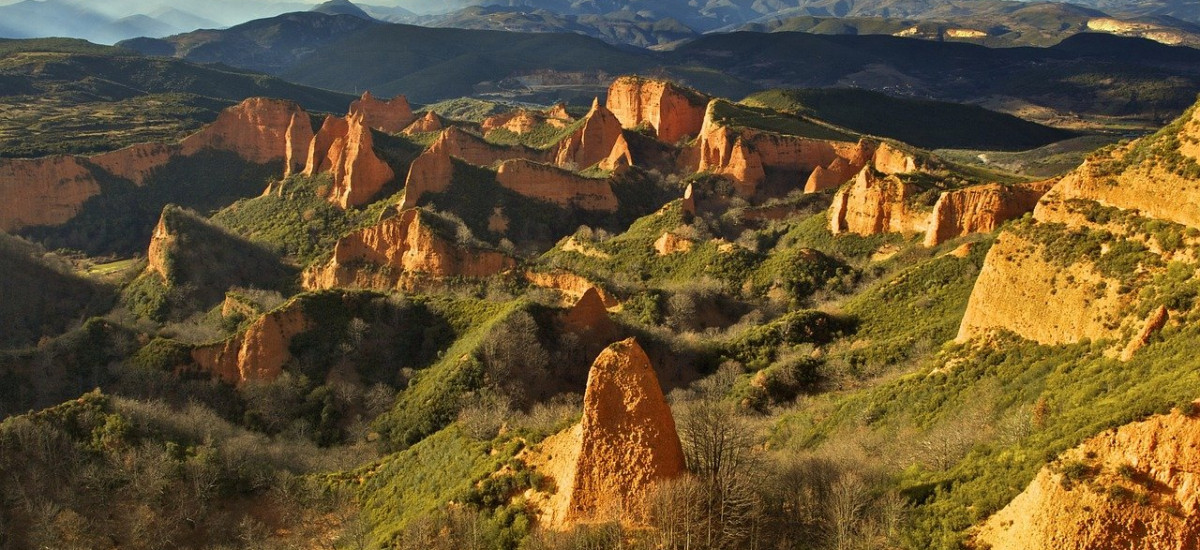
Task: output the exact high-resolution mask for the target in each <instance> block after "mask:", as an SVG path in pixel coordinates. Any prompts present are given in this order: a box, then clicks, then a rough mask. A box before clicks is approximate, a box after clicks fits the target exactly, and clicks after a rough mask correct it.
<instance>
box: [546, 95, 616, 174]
mask: <svg viewBox="0 0 1200 550" xmlns="http://www.w3.org/2000/svg"><path fill="white" fill-rule="evenodd" d="M622 133H623V131H622V129H621V121H619V120H617V117H616V116H615V115H613V114H612V111H609V110H608V109H606V108H605V107H604V106H603V105H600V100H598V99H597V100H594V101H593V102H592V108H591V110H590V111H588V114H587V116H585V117H584V118H583V125H582V126H581V127H580V128H579V129H578V130H576V131H575V132H573V133H572V134H571V135H569V136H567V137H566V138H564V139H563V140H562V141H561V142H559V144H558V147H557V151H556V153H555V155H554V159H555V164H558V165H559V166H565V167H572V168H575V169H583V168H587V167H589V166H591V165H593V164H596V163H598V162H600V161H603V160H606V159H608V158H609V156H610V155H611V154H612V152H613V148H614V147H615V146H616V145H617V141H618V140H619V139H621V136H622Z"/></svg>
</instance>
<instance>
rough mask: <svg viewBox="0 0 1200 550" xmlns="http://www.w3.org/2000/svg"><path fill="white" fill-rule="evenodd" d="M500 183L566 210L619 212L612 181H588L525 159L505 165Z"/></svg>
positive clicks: (502, 168)
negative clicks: (610, 182) (566, 208)
mask: <svg viewBox="0 0 1200 550" xmlns="http://www.w3.org/2000/svg"><path fill="white" fill-rule="evenodd" d="M496 181H497V182H499V183H500V185H502V186H504V187H506V188H508V189H511V190H513V191H516V192H517V193H520V194H522V195H525V196H527V197H531V198H535V199H538V200H543V201H546V202H552V203H554V204H557V205H559V206H563V207H574V208H579V209H581V210H591V211H597V212H616V210H617V196H616V195H615V194H613V190H612V185H611V184H609V182H608V180H604V179H596V178H585V177H582V176H578V175H576V174H574V173H573V172H568V171H566V170H563V169H561V168H556V167H554V166H550V165H547V164H538V163H536V162H531V161H528V160H523V159H515V160H508V161H504V162H503V163H501V164H500V166H499V168H498V169H497V171H496Z"/></svg>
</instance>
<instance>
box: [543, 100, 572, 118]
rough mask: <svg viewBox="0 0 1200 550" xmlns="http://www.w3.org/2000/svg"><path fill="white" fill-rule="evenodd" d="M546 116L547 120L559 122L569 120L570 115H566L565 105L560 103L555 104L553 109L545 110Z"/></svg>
mask: <svg viewBox="0 0 1200 550" xmlns="http://www.w3.org/2000/svg"><path fill="white" fill-rule="evenodd" d="M546 116H547V117H548V118H554V119H559V120H566V119H569V118H571V115H570V114H569V113H567V106H566V104H564V103H561V102H560V103H555V104H554V106H553V107H551V108H550V109H549V110H547V111H546Z"/></svg>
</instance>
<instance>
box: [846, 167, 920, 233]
mask: <svg viewBox="0 0 1200 550" xmlns="http://www.w3.org/2000/svg"><path fill="white" fill-rule="evenodd" d="M919 192H920V190H919V189H918V188H917V187H916V186H915V185H912V184H909V183H905V182H904V181H902V180H900V179H899V178H897V177H895V176H883V175H881V174H879V173H877V172H875V171H874V170H872V169H871V168H869V167H868V168H864V169H863V170H862V171H861V172H859V173H858V176H856V177H855V178H854V181H853V182H852V183H849V184H847V185H845V186H843V187H842V188H841V189H839V190H838V192H837V194H836V195H834V197H833V205H832V206H831V207H830V210H829V224H830V226H829V230H830V231H831V232H832V233H833V234H834V235H838V234H842V233H855V234H858V235H878V234H881V233H920V232H924V231H925V230H926V228H927V227H928V226H929V213H928V212H925V211H922V210H920V209H919V208H918V207H917V206H915V205H913V204H912V200H911V199H912V198H913V197H914V196H916V195H917V194H918V193H919Z"/></svg>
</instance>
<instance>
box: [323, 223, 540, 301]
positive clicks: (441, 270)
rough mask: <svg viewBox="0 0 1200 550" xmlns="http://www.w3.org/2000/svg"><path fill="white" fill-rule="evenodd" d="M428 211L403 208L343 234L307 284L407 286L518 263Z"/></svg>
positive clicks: (481, 273) (486, 273) (476, 274)
mask: <svg viewBox="0 0 1200 550" xmlns="http://www.w3.org/2000/svg"><path fill="white" fill-rule="evenodd" d="M427 216H430V215H429V214H426V213H423V212H422V211H421V210H419V209H411V210H405V211H403V212H401V213H400V214H399V215H396V216H393V217H391V218H388V219H386V220H384V221H382V222H380V223H379V224H377V225H374V226H372V227H368V228H366V229H361V230H359V231H356V232H354V233H351V234H350V235H348V236H346V237H344V238H342V239H341V240H339V241H338V243H337V246H336V247H334V252H333V258H332V259H331V260H330V261H329V262H328V263H326V264H325V265H319V266H315V267H313V268H310V269H309V270H308V271H305V273H304V287H305V288H306V289H310V290H311V289H325V288H334V287H361V288H378V289H391V288H404V287H405V285H407V284H409V283H411V282H413V281H414V280H417V279H421V278H430V277H432V278H435V279H436V278H443V277H487V276H489V275H494V274H496V273H499V272H501V271H504V270H507V269H511V268H512V267H514V266H515V265H516V262H515V261H514V260H513V258H511V257H509V256H507V255H505V254H503V253H501V252H497V251H493V250H484V249H478V248H470V247H463V246H460V245H458V244H456V243H454V242H453V241H452V240H450V239H451V238H453V237H450V238H447V237H444V236H442V235H440V234H439V233H438V232H437V230H436V229H435V228H434V227H433V226H431V221H430V220H428V219H426V217H427Z"/></svg>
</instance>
